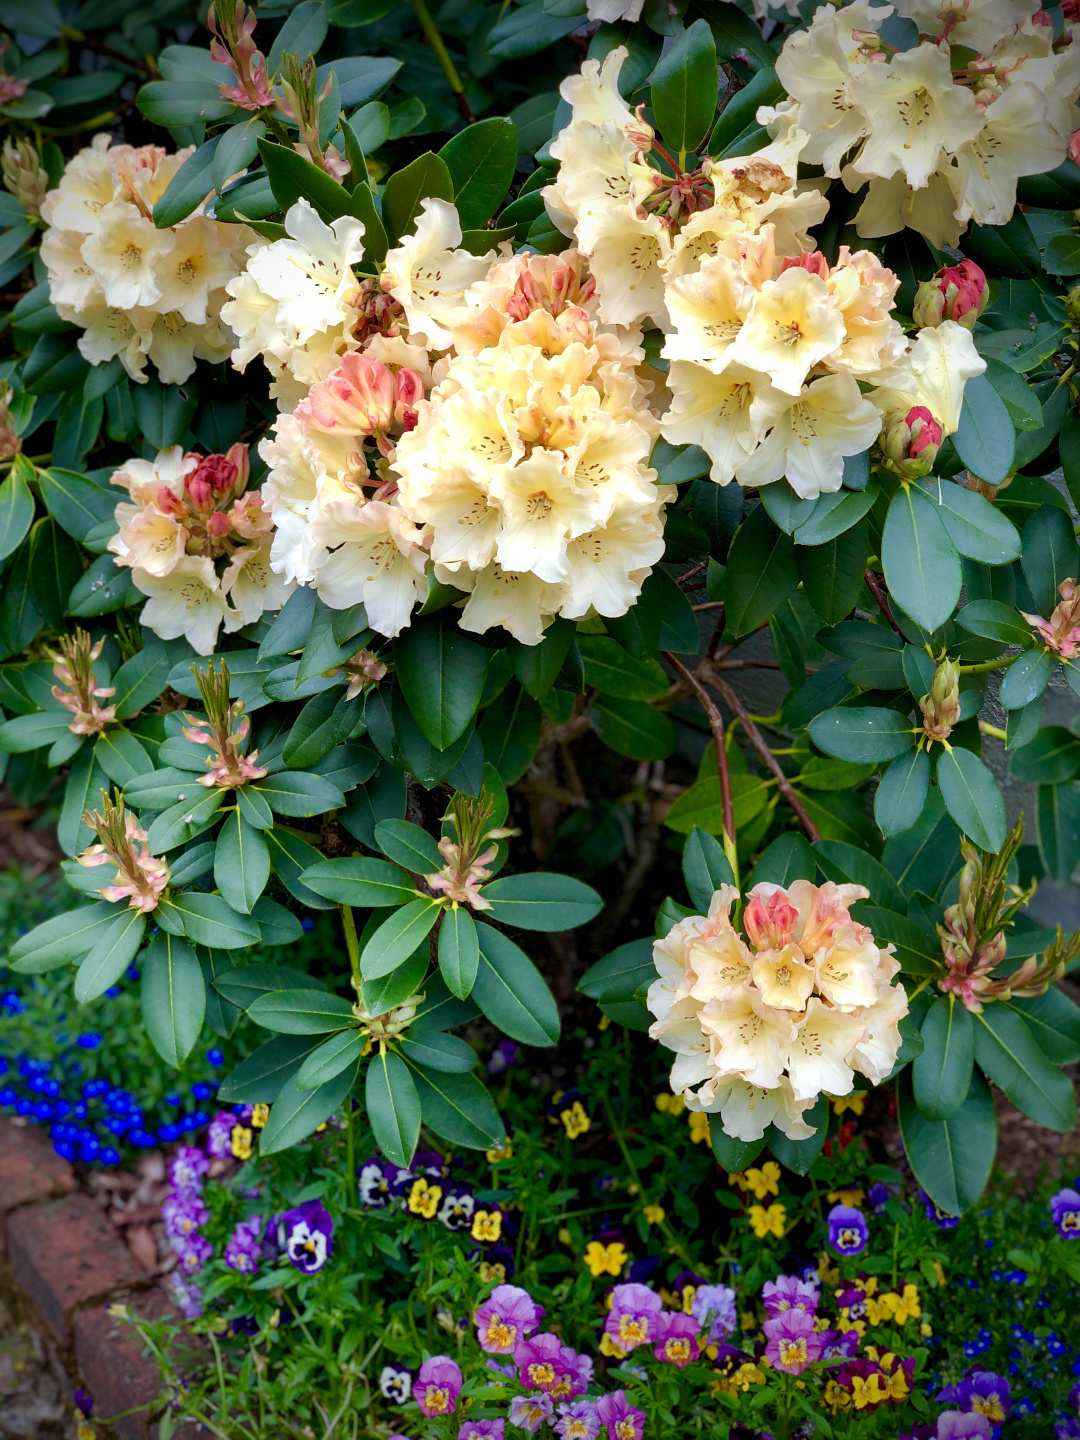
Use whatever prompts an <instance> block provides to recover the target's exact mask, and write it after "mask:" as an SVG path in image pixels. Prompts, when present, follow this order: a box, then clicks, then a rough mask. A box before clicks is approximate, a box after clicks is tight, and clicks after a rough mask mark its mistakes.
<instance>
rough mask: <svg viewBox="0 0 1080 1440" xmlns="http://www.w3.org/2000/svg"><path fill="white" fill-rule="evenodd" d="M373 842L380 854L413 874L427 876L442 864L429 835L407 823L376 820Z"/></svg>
mask: <svg viewBox="0 0 1080 1440" xmlns="http://www.w3.org/2000/svg"><path fill="white" fill-rule="evenodd" d="M375 843H376V845H378V847H379V849H380V850H381V851H382V852H383V854H384V855H388V856H389V857H390V859H391V860H393V861H395V862H396V863H397V864H398V865H403V866H404V867H405V869H406V870H409V871H411V872H412V873H413V874H414V875H430V874H431V873H432V871H435V870H441V869H442V867H443V866H444V865H445V864H446V861H445V860H444V859H443V857H442V855H441V854H440V852H439V847H438V845H437V844H436V842H435V839H434V837H433V836H431V835H429V834H428V833H427V831H426V830H423V829H421V828H420V826H419V825H414V824H413V823H412V821H411V820H380V821H379V823H378V824H377V825H376V826H375Z"/></svg>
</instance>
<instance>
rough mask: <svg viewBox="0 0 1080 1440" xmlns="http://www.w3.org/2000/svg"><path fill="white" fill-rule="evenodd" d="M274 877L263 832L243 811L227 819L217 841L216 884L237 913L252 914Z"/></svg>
mask: <svg viewBox="0 0 1080 1440" xmlns="http://www.w3.org/2000/svg"><path fill="white" fill-rule="evenodd" d="M269 878H270V852H269V850H268V849H267V848H266V841H265V840H264V839H263V835H262V831H261V830H257V829H256V828H255V827H254V826H253V825H249V824H248V822H247V821H246V820H245V819H244V817H243V816H242V815H241V814H240V812H239V810H234V811H233V812H232V814H231V815H228V816H227V817H226V819H225V823H224V824H223V825H222V827H221V830H220V831H219V833H218V838H217V850H216V851H215V855H214V881H215V883H216V884H217V887H218V889H219V890H220V891H221V893H222V895H224V897H225V899H226V900H227V901H228V902H229V904H230V905H231V906H232V908H233V909H234V910H239V911H241V912H242V913H243V914H244V915H250V914H251V911H252V909H253V907H254V905H255V902H256V900H258V898H259V896H260V895H261V894H262V892H263V891H264V890H265V889H266V882H267V881H268V880H269Z"/></svg>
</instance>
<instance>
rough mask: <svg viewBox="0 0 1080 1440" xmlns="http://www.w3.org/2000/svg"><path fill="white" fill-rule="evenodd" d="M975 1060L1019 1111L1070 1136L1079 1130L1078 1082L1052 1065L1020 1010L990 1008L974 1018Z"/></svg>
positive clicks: (999, 1007) (987, 1007)
mask: <svg viewBox="0 0 1080 1440" xmlns="http://www.w3.org/2000/svg"><path fill="white" fill-rule="evenodd" d="M974 1031H975V1059H976V1060H977V1061H978V1063H979V1068H980V1069H981V1070H982V1071H983V1073H984V1074H985V1075H986V1076H987V1078H988V1079H990V1080H992V1081H993V1082H994V1084H995V1085H997V1086H999V1087H1000V1089H1002V1090H1003V1091H1004V1092H1005V1094H1006V1095H1007V1096H1008V1097H1009V1099H1010V1100H1011V1101H1012V1102H1013V1104H1014V1105H1015V1106H1016V1108H1017V1109H1018V1110H1021V1111H1023V1113H1024V1114H1025V1115H1029V1116H1030V1117H1031V1118H1032V1119H1033V1120H1037V1121H1038V1122H1039V1124H1040V1125H1045V1126H1046V1127H1047V1129H1048V1130H1056V1131H1058V1133H1059V1134H1063V1135H1067V1134H1069V1133H1070V1132H1071V1131H1072V1130H1074V1129H1075V1128H1076V1092H1075V1091H1074V1089H1073V1082H1072V1080H1071V1079H1070V1078H1069V1076H1067V1075H1063V1074H1062V1072H1061V1070H1060V1069H1059V1068H1058V1066H1057V1065H1056V1064H1055V1063H1054V1062H1053V1061H1051V1060H1048V1059H1047V1058H1046V1056H1045V1055H1044V1054H1043V1052H1042V1050H1041V1049H1040V1048H1039V1044H1038V1042H1037V1040H1036V1039H1035V1036H1034V1035H1033V1034H1032V1032H1031V1030H1029V1029H1028V1026H1027V1024H1026V1023H1025V1021H1024V1020H1023V1018H1022V1017H1021V1016H1020V1015H1019V1014H1017V1012H1016V1011H1015V1010H1010V1009H1009V1008H1008V1007H1007V1006H1004V1005H987V1006H986V1007H985V1008H984V1009H983V1013H982V1014H981V1015H976V1016H975V1017H974Z"/></svg>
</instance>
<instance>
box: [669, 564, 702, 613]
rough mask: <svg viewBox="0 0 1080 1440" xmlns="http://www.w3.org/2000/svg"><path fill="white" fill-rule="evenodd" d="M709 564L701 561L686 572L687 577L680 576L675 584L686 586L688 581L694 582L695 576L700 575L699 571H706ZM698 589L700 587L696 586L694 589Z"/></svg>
mask: <svg viewBox="0 0 1080 1440" xmlns="http://www.w3.org/2000/svg"><path fill="white" fill-rule="evenodd" d="M708 563H709V562H708V561H707V560H701V561H699V562H698V564H696V565H694V566H692V567H691V568H690V569H689V570H687V572H686V574H685V575H680V576H679V578H678V580H677V581H676V582H675V583H676V584H677V585H685V584H686V582H687V580H692V579H693V578H694V576H695V575H696V574H697V573H698V571H699V570H704V569H705V566H706V565H707V564H708ZM697 588H698V587H697V586H696V585H695V586H694V589H695V590H696V589H697ZM694 608H695V609H697V606H695V607H694Z"/></svg>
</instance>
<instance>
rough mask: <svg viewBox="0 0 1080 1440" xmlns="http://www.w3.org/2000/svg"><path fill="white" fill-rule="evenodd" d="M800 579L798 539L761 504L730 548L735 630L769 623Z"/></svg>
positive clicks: (729, 617)
mask: <svg viewBox="0 0 1080 1440" xmlns="http://www.w3.org/2000/svg"><path fill="white" fill-rule="evenodd" d="M798 583H799V571H798V566H797V564H796V562H795V542H794V541H793V540H792V538H791V536H790V535H785V534H784V532H783V531H782V530H780V529H778V528H777V527H776V525H774V524H773V522H772V520H771V519H770V518H769V515H768V513H767V512H766V510H765V507H764V506H763V505H761V506H758V508H757V509H756V510H752V511H751V512H750V514H749V515H748V516H747V518H746V519H745V520H744V521H743V523H742V524H741V525H740V526H739V529H738V532H737V533H736V535H735V539H734V540H733V541H732V542H731V549H730V551H729V552H728V560H727V570H726V572H725V575H724V595H723V599H724V602H725V609H724V617H725V620H726V622H727V625H728V626H729V628H730V629H731V632H732V634H734V635H749V634H750V633H751V631H753V630H757V629H759V628H760V627H761V626H762V625H765V624H767V623H768V621H769V618H770V617H771V616H772V615H773V613H774V612H775V611H777V610H779V608H780V606H781V605H783V603H784V601H785V600H786V599H787V598H788V596H789V595H790V594H791V593H792V591H793V590H795V588H796V586H797V585H798ZM657 758H662V757H657Z"/></svg>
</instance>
